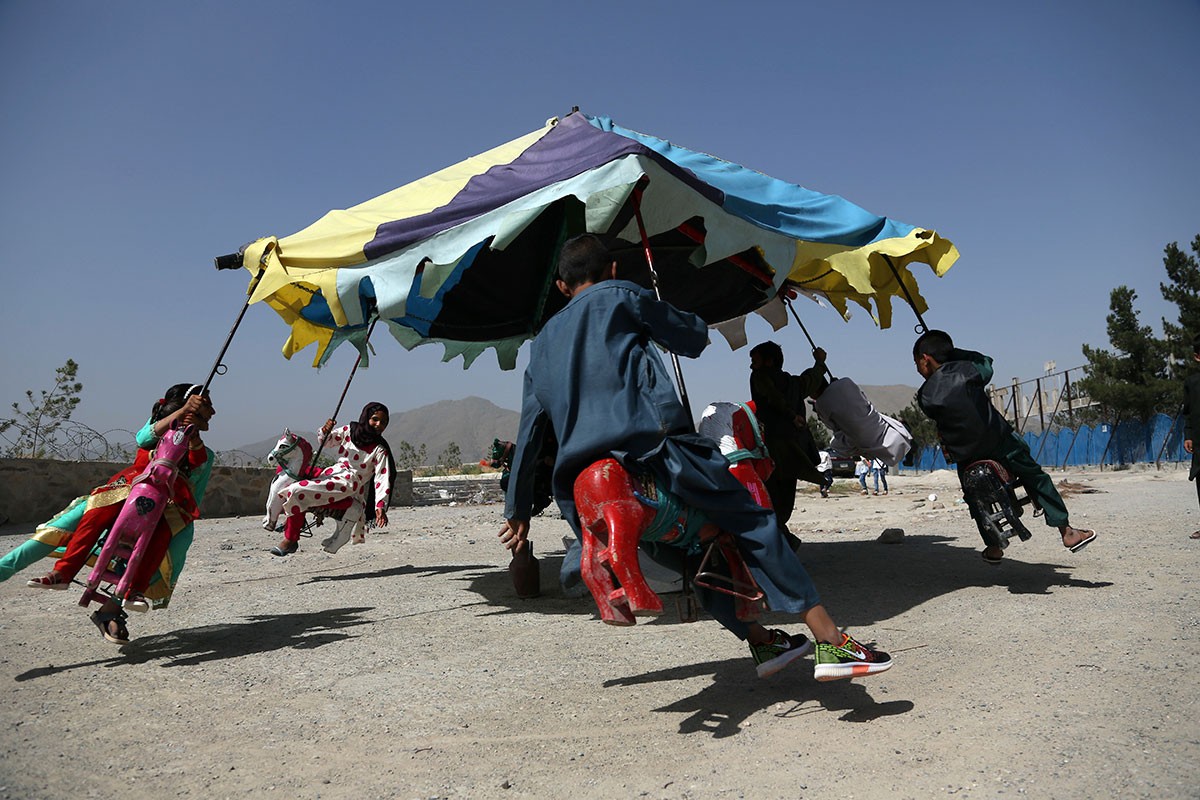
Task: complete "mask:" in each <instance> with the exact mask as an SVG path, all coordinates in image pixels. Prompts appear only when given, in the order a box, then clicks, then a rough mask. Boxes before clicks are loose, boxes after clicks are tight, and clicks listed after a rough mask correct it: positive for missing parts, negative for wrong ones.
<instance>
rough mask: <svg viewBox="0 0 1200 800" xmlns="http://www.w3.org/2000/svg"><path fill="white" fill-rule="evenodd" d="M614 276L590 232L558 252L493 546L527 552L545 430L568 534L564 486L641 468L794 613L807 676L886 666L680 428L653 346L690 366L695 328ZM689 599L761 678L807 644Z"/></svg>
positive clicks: (712, 603) (714, 596)
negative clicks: (550, 311) (560, 301)
mask: <svg viewBox="0 0 1200 800" xmlns="http://www.w3.org/2000/svg"><path fill="white" fill-rule="evenodd" d="M616 272H617V265H616V262H614V261H613V260H612V258H611V256H610V255H609V254H608V251H607V248H605V246H604V244H603V243H602V242H601V241H600V240H599V239H598V238H597V237H595V236H592V235H590V234H584V235H582V236H577V237H575V238H573V239H571V240H569V241H567V242H566V243H565V244H564V245H563V249H562V252H561V254H560V256H559V264H558V274H559V280H558V281H557V285H558V289H559V290H560V291H561V292H562V293H563V294H564V295H566V296H567V297H568V298H570V301H569V302H568V303H567V305H566V307H565V308H563V309H562V310H561V311H559V312H558V313H557V314H555V315H554V316H553V317H552V318H551V319H550V320H549V321H548V322H547V323H546V325H545V327H544V328H543V329H542V331H541V332H540V333H539V334H538V336H537V338H536V339H534V341H533V345H532V348H531V351H530V357H529V367H528V368H527V369H526V371H525V384H524V397H523V399H522V405H521V426H520V432H519V434H518V437H517V448H516V452H515V454H514V455H513V466H512V474H511V476H510V479H509V485H508V491H507V493H506V505H505V512H504V516H505V517H506V518H507V522H506V523H505V525H504V527H503V528H502V529H501V530H500V533H499V536H500V541H501V542H502V543H503V544H504V545H505V546H506V547H508V548H509V549H513V550H516V549H519V548H521V547H523V546H525V545H524V542H525V541H526V540H527V538H528V536H529V518H530V507H531V494H532V488H531V487H532V483H531V481H530V477H531V475H532V465H533V461H534V460H535V459H536V455H535V454H536V453H538V452H539V444H540V441H541V438H542V437H543V436H544V435H545V433H546V432H547V430H551V431H553V433H554V435H555V438H556V439H557V440H558V455H557V458H556V461H555V464H554V474H553V478H552V485H553V491H554V497H555V500H556V501H557V502H558V506H559V508H560V510H561V511H562V513H563V516H564V517H565V518H566V520H567V522H568V523H569V524H570V525H571V528H572V530H573V531H574V532H575V535H576V536H577V537H578V536H579V535H580V524H579V516H578V514H577V512H576V508H575V501H574V496H573V490H574V483H575V479H576V477H578V475H579V473H580V472H582V471H583V470H584V469H585V468H586V467H588V466H589V465H591V464H592V463H593V462H595V461H597V460H599V459H601V458H606V457H608V456H610V455H611V456H612V457H614V458H616V459H617V460H619V461H620V462H621V463H622V464H624V465H625V466H626V468H627V469H632V470H635V471H649V472H651V473H653V474H654V477H655V478H656V480H657V481H658V482H659V486H660V487H661V488H663V489H664V490H666V491H668V492H670V493H672V494H674V495H675V496H676V497H678V498H679V499H680V501H681V502H682V503H684V504H685V505H687V506H690V507H691V508H693V509H696V510H698V511H700V512H701V513H703V514H704V515H705V516H706V517H707V519H708V520H709V521H710V522H712V523H713V524H715V525H716V526H717V527H719V528H721V529H722V530H725V531H728V532H729V533H731V534H733V535H734V536H735V537H736V538H737V541H738V547H739V550H740V551H741V553H742V556H743V558H744V559H745V561H746V566H747V567H749V568H750V570H751V572H752V573H753V574H754V577H755V580H757V581H758V583H759V586H760V587H761V588H762V590H763V592H764V593H765V594H766V597H767V601H768V603H769V604H770V607H771V609H772V610H774V611H780V612H790V613H795V614H799V615H800V616H801V618H802V619H803V620H804V622H805V624H806V625H808V627H809V628H810V629H811V630H812V632H813V635H814V637H815V638H816V640H817V658H816V662H817V663H816V666H815V669H814V674H815V676H816V678H817V679H818V680H833V679H836V678H852V677H857V676H863V675H868V674H873V673H877V672H882V671H884V670H886V669H888V668H889V667H891V665H892V662H891V659H890V658H889V657H888V655H887V654H886V653H882V652H878V651H874V650H871V649H870V648H867V647H864V646H863V645H861V644H859V643H858V642H856V641H855V640H854V639H852V638H851V637H850V636H848V635H847V634H845V633H842V632H841V631H840V630H839V629H838V627H837V625H836V624H835V623H834V622H833V620H832V619H831V618H830V616H829V614H828V612H826V611H825V608H824V606H822V605H821V604H820V598H819V597H818V595H817V591H816V588H815V587H814V586H813V584H812V580H811V579H810V578H809V576H808V573H807V572H806V571H805V569H804V567H803V565H801V563H800V561H799V559H797V558H796V555H795V554H794V553H793V552H792V551H791V550H790V549H789V548H788V547H787V545H786V544H785V542H784V540H783V537H782V535H781V534H780V531H779V527H778V526H777V525H776V523H775V518H774V515H773V514H772V513H771V512H770V511H769V510H767V509H764V508H762V507H761V506H759V505H757V504H756V503H754V501H753V500H752V499H751V497H750V493H749V492H747V491H746V489H745V487H743V486H742V484H741V483H739V482H738V480H737V479H736V478H735V477H733V475H731V474H730V472H729V463H728V461H727V460H726V459H725V457H724V456H723V455H721V452H720V450H719V449H718V448H717V445H716V443H715V442H713V441H712V440H710V439H708V438H705V437H702V436H698V435H696V434H694V433H692V432H691V431H692V425H691V420H690V418H689V416H688V412H687V410H686V409H685V408H684V407H683V404H682V403H680V402H679V398H678V397H677V396H676V394H675V389H674V386H673V385H672V383H671V379H670V377H669V375H668V373H667V370H666V367H665V365H664V364H663V361H662V357H661V356H660V355H659V354H658V351H657V350H656V349H655V347H654V344H653V343H654V342H657V343H658V344H659V345H661V346H662V347H665V348H667V349H669V350H671V351H672V352H676V353H679V354H680V355H682V356H686V357H692V358H694V357H696V356H698V355H700V352H701V351H702V350H703V349H704V348H705V346H706V345H707V344H708V329H707V326H706V325H705V324H704V320H702V319H701V318H700V317H698V316H696V315H695V314H689V313H686V312H683V311H679V310H678V309H676V308H674V307H673V306H671V305H669V304H668V303H665V302H661V301H659V300H657V299H655V297H654V295H653V294H652V293H651V292H649V291H647V290H645V289H643V288H642V287H640V286H638V285H637V284H635V283H630V282H628V281H622V280H617V279H616ZM697 594H698V598H699V600H700V602H701V604H702V605H703V606H704V608H705V610H707V611H708V612H709V613H710V614H712V616H713V617H715V618H716V619H717V621H718V622H720V623H721V624H722V625H723V626H724V627H725V628H727V629H728V630H729V631H730V632H732V633H733V634H734V635H736V636H737V637H738V638H739V639H742V640H743V641H747V642H748V643H749V645H750V652H751V655H752V656H753V657H754V660H755V662H756V664H757V665H758V674H759V676H760V677H766V676H767V675H771V674H774V673H775V672H778V671H779V670H780V669H782V668H783V667H784V666H786V665H787V664H788V663H790V662H792V661H793V660H795V659H796V658H798V657H799V656H801V655H803V654H804V653H805V652H807V651H808V649H809V648H810V643H809V641H808V639H807V638H806V637H804V636H801V635H791V634H788V633H785V632H784V631H780V630H768V629H766V628H764V627H763V626H762V625H760V624H758V623H757V622H752V623H746V622H743V621H741V620H739V619H738V618H737V614H736V611H735V608H734V604H733V600H732V598H731V597H729V596H728V595H724V594H722V593H719V592H703V591H701V592H698V593H697Z"/></svg>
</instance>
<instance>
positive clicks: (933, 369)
mask: <svg viewBox="0 0 1200 800" xmlns="http://www.w3.org/2000/svg"><path fill="white" fill-rule="evenodd" d="M913 362H914V363H915V364H916V367H917V372H918V373H920V375H921V377H922V378H924V379H925V383H923V384H922V385H921V388H920V389H919V390H917V404H918V405H919V406H920V407H921V410H922V411H923V412H925V415H926V416H927V417H929V418H930V419H931V420H933V421H934V423H935V424H936V425H937V430H938V437H939V438H940V439H941V441H942V447H943V448H944V449H945V451H946V453H947V454H948V456H949V457H950V458H951V459H953V460H954V461H955V462H956V463H957V466H958V477H959V480H960V481H961V480H962V478H963V473H964V471H965V470H966V468H967V467H968V466H970V465H971V464H973V463H974V462H976V461H983V460H989V461H996V462H998V463H1000V464H1001V465H1002V466H1003V467H1004V468H1005V469H1006V470H1008V471H1009V472H1010V473H1012V474H1013V475H1014V476H1016V477H1018V478H1020V479H1021V481H1022V483H1024V485H1025V490H1026V491H1027V492H1028V493H1029V495H1030V496H1031V497H1033V498H1034V499H1036V500H1037V502H1038V504H1039V505H1040V506H1041V508H1042V510H1043V511H1044V512H1045V520H1046V524H1047V525H1049V526H1050V527H1052V528H1058V532H1059V534H1060V535H1061V536H1062V543H1063V547H1066V548H1067V549H1068V550H1070V551H1071V552H1073V553H1074V552H1078V551H1079V550H1082V549H1083V548H1084V547H1086V546H1087V545H1088V544H1090V543H1091V542H1092V541H1093V540H1094V539H1095V538H1096V532H1095V531H1092V530H1083V529H1080V528H1073V527H1071V523H1070V520H1069V518H1068V515H1067V506H1066V504H1065V503H1063V499H1062V496H1061V495H1059V493H1058V490H1057V489H1055V488H1054V481H1053V480H1051V479H1050V476H1049V475H1047V474H1046V472H1045V470H1043V469H1042V468H1041V466H1039V465H1038V463H1037V462H1036V461H1034V460H1033V455H1032V454H1031V453H1030V452H1029V445H1028V444H1026V443H1025V440H1024V439H1022V438H1021V437H1020V436H1018V435H1017V434H1016V431H1014V430H1013V427H1012V425H1010V424H1009V423H1008V420H1006V419H1005V418H1004V417H1003V416H1002V415H1001V414H1000V412H999V411H997V410H996V407H995V406H994V405H992V401H991V399H990V398H989V397H988V396H987V393H986V392H985V391H984V387H985V386H987V384H988V382H989V381H991V379H992V359H991V358H989V357H988V356H985V355H983V354H982V353H977V352H974V351H973V350H959V349H958V348H956V347H955V346H954V342H953V341H952V340H951V338H950V334H948V333H946V332H945V331H938V330H931V331H926V332H925V333H923V334H921V336H920V338H918V339H917V341H916V344H914V345H913ZM985 544H986V541H985ZM1003 557H1004V549H1003V548H1001V547H996V546H992V545H987V546H986V547H985V548H984V551H983V559H984V561H987V562H989V563H992V564H998V563H999V562H1000V560H1001V559H1002V558H1003Z"/></svg>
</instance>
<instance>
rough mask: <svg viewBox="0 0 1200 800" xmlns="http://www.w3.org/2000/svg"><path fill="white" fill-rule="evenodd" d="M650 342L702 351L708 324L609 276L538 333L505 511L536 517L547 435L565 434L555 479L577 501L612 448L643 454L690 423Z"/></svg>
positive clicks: (559, 492) (557, 493)
mask: <svg viewBox="0 0 1200 800" xmlns="http://www.w3.org/2000/svg"><path fill="white" fill-rule="evenodd" d="M651 342H655V343H657V344H659V345H661V346H662V347H664V348H666V349H667V350H670V351H672V352H674V353H677V354H679V355H681V356H685V357H688V358H694V357H696V356H698V355H700V353H701V352H702V351H703V350H704V348H705V346H706V345H707V344H708V328H707V327H706V326H705V324H704V320H703V319H701V318H700V317H698V316H696V315H695V314H690V313H688V312H685V311H680V310H679V309H677V308H675V307H674V306H672V305H670V304H669V303H664V302H662V301H659V300H658V299H656V298H655V297H654V295H653V294H652V293H651V292H650V291H648V290H646V289H643V288H642V287H640V286H638V285H637V284H635V283H631V282H629V281H620V280H608V281H602V282H600V283H597V284H594V285H592V286H589V287H587V288H586V289H584V290H583V291H581V292H579V293H578V294H576V295H575V296H574V297H572V298H571V301H570V302H569V303H567V305H566V307H565V308H563V309H562V310H561V311H559V312H558V313H557V314H555V315H554V316H553V317H551V318H550V320H549V321H548V322H547V323H546V326H545V327H544V328H543V329H542V331H541V332H540V333H539V334H538V336H537V338H536V339H534V341H533V346H532V350H531V353H530V359H529V367H528V368H527V369H526V370H525V381H524V395H523V399H522V402H521V426H520V433H519V434H518V436H517V447H516V452H515V453H514V454H513V466H512V478H511V479H510V480H509V485H508V492H507V497H506V506H505V517H507V518H508V519H524V520H527V519H529V516H530V509H531V507H532V486H533V481H532V472H533V467H534V464H535V461H536V459H537V458H538V452H539V450H540V447H541V443H542V440H543V437H544V436H545V434H546V433H547V431H552V432H553V435H554V437H555V439H556V440H557V442H558V454H557V456H556V460H555V465H554V474H553V478H552V487H553V492H554V497H555V499H557V500H559V501H560V504H561V503H562V502H563V501H567V502H568V503H569V502H571V499H572V496H573V487H574V483H575V479H576V478H577V477H578V476H579V473H581V472H582V471H583V470H584V469H585V468H587V466H588V465H590V464H592V463H593V462H595V461H596V460H598V459H600V458H604V457H606V456H607V455H608V454H609V453H611V452H613V451H623V452H626V453H628V454H630V455H631V456H634V457H638V456H641V455H644V454H645V453H648V452H649V451H651V450H652V449H654V448H655V447H657V446H658V445H660V444H661V443H662V441H663V438H664V437H666V436H668V435H671V434H677V433H688V432H690V431H691V430H692V422H691V417H690V416H689V414H688V412H687V410H686V409H684V407H683V404H682V403H681V402H680V401H679V397H678V396H677V395H676V393H675V387H674V385H673V384H672V382H671V378H670V375H669V374H668V372H667V369H666V366H665V365H664V364H663V360H662V357H661V356H660V355H659V353H658V351H657V350H656V349H655V348H654V346H653V344H651Z"/></svg>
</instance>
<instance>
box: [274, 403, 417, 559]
mask: <svg viewBox="0 0 1200 800" xmlns="http://www.w3.org/2000/svg"><path fill="white" fill-rule="evenodd" d="M335 424H336V423H335V422H334V421H333V420H331V419H330V420H326V421H325V424H324V425H323V426H321V435H322V436H323V437H325V444H326V445H333V446H336V447H337V448H338V454H337V463H335V464H334V465H333V466H331V467H326V468H325V469H323V470H320V471H319V472H318V473H317V475H316V477H312V478H305V479H303V480H299V481H296V482H295V483H293V484H292V485H290V486H288V487H286V488H285V489H283V490H282V491H281V492H280V493H279V496H280V497H281V498H282V499H283V510H284V514H286V519H285V521H284V526H283V541H282V542H280V543H279V545H278V546H277V547H274V548H272V549H271V552H272V553H273V554H275V555H277V556H286V555H290V554H292V553H294V552H296V550H297V549H299V547H300V530H301V529H302V528H303V527H304V512H305V511H307V510H308V509H310V508H315V507H318V506H324V505H328V504H329V503H335V502H337V501H339V500H344V499H346V498H353V499H355V500H357V501H359V502H361V503H363V504H364V506H365V507H366V508H368V509H370V508H374V510H375V526H376V527H379V528H382V527H384V526H386V525H387V508H388V502H389V500H390V499H391V493H392V476H393V474H394V473H395V471H396V463H395V461H394V460H393V459H392V450H391V448H390V447H388V443H387V441H386V440H384V438H383V436H382V435H381V434H382V433H383V431H384V429H385V428H387V424H388V410H387V406H385V405H384V404H383V403H367V405H366V406H364V407H363V410H362V414H360V415H359V417H358V422H351V423H350V424H349V425H343V426H342V427H340V428H338V429H337V430H334V427H333V426H334V425H335Z"/></svg>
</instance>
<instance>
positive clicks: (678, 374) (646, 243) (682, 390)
mask: <svg viewBox="0 0 1200 800" xmlns="http://www.w3.org/2000/svg"><path fill="white" fill-rule="evenodd" d="M633 214H634V217H636V218H637V226H638V233H639V234H640V235H641V237H642V250H643V251H645V253H646V266H647V267H649V268H650V285H651V286H652V287H653V288H654V296H655V297H656V298H658V299H659V300H662V299H663V298H662V290H661V289H659V286H658V270H656V269H655V268H654V254H653V253H652V252H651V251H650V237H649V236H647V235H646V224H645V222H644V221H643V220H642V187H641V186H637V187H635V188H634V190H633ZM670 356H671V366H672V367H673V368H674V369H675V383H676V384H678V386H679V399H680V400H681V401H682V402H683V407H684V408H685V409H686V410H687V414H688V419H691V418H692V404H691V401H690V400H688V393H687V387H686V386H685V385H684V383H683V368H682V367H681V366H680V364H679V356H677V355H676V354H675V353H670Z"/></svg>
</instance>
